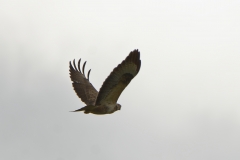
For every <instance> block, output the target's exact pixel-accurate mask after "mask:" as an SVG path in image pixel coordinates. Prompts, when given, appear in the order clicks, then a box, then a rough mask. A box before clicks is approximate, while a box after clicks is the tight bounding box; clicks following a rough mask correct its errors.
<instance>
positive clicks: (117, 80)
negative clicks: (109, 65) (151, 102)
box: [96, 50, 141, 105]
mask: <svg viewBox="0 0 240 160" xmlns="http://www.w3.org/2000/svg"><path fill="white" fill-rule="evenodd" d="M140 66H141V60H140V53H139V51H138V50H134V51H132V52H130V54H129V55H128V56H127V58H126V59H125V60H124V61H122V63H121V64H119V65H118V66H117V67H116V68H114V70H113V71H112V72H111V74H110V75H109V76H108V77H107V79H106V80H105V81H104V83H103V85H102V87H101V89H100V91H99V94H98V97H97V100H96V105H101V104H109V103H110V104H115V103H116V102H117V100H118V98H119V96H120V94H121V93H122V91H123V90H124V89H125V88H126V87H127V85H128V84H129V83H130V82H131V80H132V79H133V78H134V77H135V76H136V75H137V74H138V72H139V70H140Z"/></svg>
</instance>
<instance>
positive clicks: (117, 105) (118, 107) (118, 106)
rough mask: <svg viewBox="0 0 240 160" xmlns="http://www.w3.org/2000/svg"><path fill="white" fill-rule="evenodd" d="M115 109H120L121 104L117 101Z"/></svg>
mask: <svg viewBox="0 0 240 160" xmlns="http://www.w3.org/2000/svg"><path fill="white" fill-rule="evenodd" d="M115 109H116V111H117V110H120V109H121V104H118V103H117V104H116V108H115Z"/></svg>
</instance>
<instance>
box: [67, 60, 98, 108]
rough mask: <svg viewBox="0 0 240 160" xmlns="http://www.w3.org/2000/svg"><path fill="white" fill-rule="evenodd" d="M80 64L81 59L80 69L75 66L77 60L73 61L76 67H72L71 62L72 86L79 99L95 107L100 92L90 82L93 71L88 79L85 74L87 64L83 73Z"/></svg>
mask: <svg viewBox="0 0 240 160" xmlns="http://www.w3.org/2000/svg"><path fill="white" fill-rule="evenodd" d="M80 62H81V59H80V60H79V61H78V68H77V67H76V65H75V60H73V65H74V67H73V66H72V63H71V62H69V68H70V69H69V71H70V78H71V80H72V81H73V83H72V85H73V88H74V90H75V92H76V94H77V95H78V97H79V98H81V100H82V101H83V102H84V103H85V104H86V105H94V104H95V101H96V99H97V95H98V91H97V90H96V89H95V88H94V87H93V85H92V84H91V83H90V81H89V75H90V71H91V69H90V70H89V71H88V76H87V78H86V76H85V73H84V68H85V65H86V62H85V63H84V64H83V67H82V72H81V69H80Z"/></svg>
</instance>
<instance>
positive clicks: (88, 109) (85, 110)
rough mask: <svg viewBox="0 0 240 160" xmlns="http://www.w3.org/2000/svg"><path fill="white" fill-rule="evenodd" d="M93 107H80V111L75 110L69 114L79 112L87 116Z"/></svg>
mask: <svg viewBox="0 0 240 160" xmlns="http://www.w3.org/2000/svg"><path fill="white" fill-rule="evenodd" d="M94 107H95V106H92V105H89V106H85V107H82V108H80V109H77V110H75V111H70V112H80V111H84V113H86V114H88V113H90V112H91V110H92V109H93V108H94Z"/></svg>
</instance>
